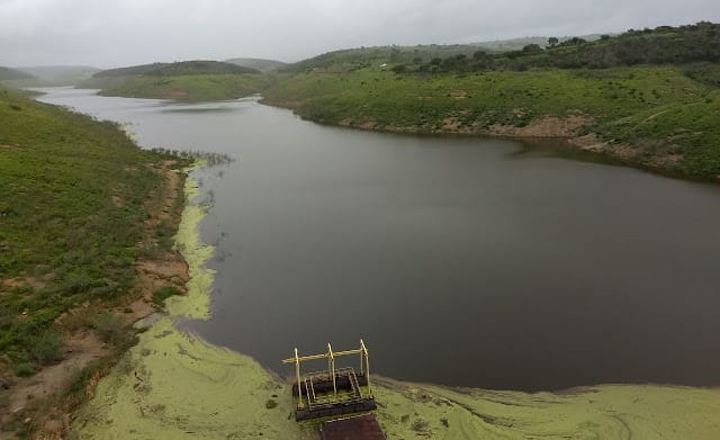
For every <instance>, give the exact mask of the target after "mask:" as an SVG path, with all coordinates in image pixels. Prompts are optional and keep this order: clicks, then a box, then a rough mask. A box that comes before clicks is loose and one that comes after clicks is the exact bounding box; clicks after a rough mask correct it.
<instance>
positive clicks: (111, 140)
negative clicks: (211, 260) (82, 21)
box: [0, 89, 182, 412]
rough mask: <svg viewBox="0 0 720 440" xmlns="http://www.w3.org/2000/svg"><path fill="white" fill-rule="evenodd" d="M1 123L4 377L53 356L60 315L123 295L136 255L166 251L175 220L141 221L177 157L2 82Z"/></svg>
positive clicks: (0, 365) (0, 340)
mask: <svg viewBox="0 0 720 440" xmlns="http://www.w3.org/2000/svg"><path fill="white" fill-rule="evenodd" d="M0 120H2V121H3V124H2V127H3V129H2V130H0V188H2V191H0V225H1V227H0V250H2V252H0V353H4V354H5V355H6V356H7V357H5V356H0V376H5V377H7V376H6V373H7V370H6V369H7V368H11V369H13V370H14V371H15V372H16V374H26V373H32V371H33V369H34V368H37V367H39V366H42V365H44V364H45V363H47V362H52V361H55V360H57V356H58V352H57V350H59V349H61V345H62V343H61V342H60V341H59V340H58V337H57V334H58V333H57V332H59V331H61V330H60V329H58V328H56V325H55V320H56V319H57V318H58V317H59V316H60V315H61V314H63V313H65V312H67V311H68V310H70V309H72V308H73V307H76V306H78V305H80V304H83V303H86V302H93V301H99V302H101V303H113V302H116V301H118V299H119V298H122V297H123V296H124V295H126V294H127V292H128V291H129V290H130V288H131V286H132V285H133V282H134V279H135V276H136V270H135V265H136V264H137V262H138V261H139V259H141V258H143V257H148V255H150V254H149V253H150V252H155V251H160V252H162V251H163V249H165V250H169V248H168V247H169V246H170V245H169V243H165V242H164V241H157V240H156V238H157V237H155V236H154V235H152V234H155V233H156V232H157V231H160V232H162V230H163V229H162V228H168V227H169V225H165V226H161V227H160V229H158V230H157V231H156V230H154V229H152V228H150V227H149V226H148V225H147V224H146V223H145V222H146V220H147V219H148V218H150V212H149V210H150V209H151V206H150V200H152V199H153V197H155V196H161V195H163V194H164V193H163V188H164V186H165V185H166V179H167V178H166V176H165V174H163V173H162V172H161V171H160V170H161V168H162V167H163V164H164V163H165V162H166V161H168V160H169V159H171V158H170V157H169V156H165V155H160V154H156V153H151V152H146V151H142V150H140V149H139V148H137V146H136V145H135V144H134V143H133V142H132V141H131V140H129V139H128V137H127V136H126V135H125V133H124V132H122V131H121V130H120V129H119V128H118V127H117V126H116V125H115V124H112V123H109V122H97V121H95V120H93V119H92V118H90V117H88V116H82V115H78V114H74V113H70V112H68V111H66V110H63V109H60V108H57V107H53V106H49V105H44V104H40V103H37V102H34V101H32V100H30V99H27V98H25V97H22V96H20V95H17V94H15V93H13V92H9V91H7V90H4V89H0ZM177 165H178V166H181V165H182V163H177ZM165 234H167V231H166V232H165ZM141 243H145V245H144V246H141ZM84 319H86V320H88V321H91V320H92V319H95V317H93V316H87V317H85V318H84ZM48 329H49V330H50V334H49V336H48V333H46V330H48ZM48 338H49V339H48ZM48 341H55V342H54V343H53V344H49V342H48ZM8 362H9V364H10V365H7V363H8ZM21 368H22V370H21ZM0 412H2V411H0Z"/></svg>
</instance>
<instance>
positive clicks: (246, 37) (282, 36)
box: [0, 0, 720, 68]
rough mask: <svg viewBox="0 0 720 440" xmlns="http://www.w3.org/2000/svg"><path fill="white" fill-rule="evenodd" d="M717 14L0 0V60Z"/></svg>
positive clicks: (209, 0)
mask: <svg viewBox="0 0 720 440" xmlns="http://www.w3.org/2000/svg"><path fill="white" fill-rule="evenodd" d="M698 21H712V22H718V21H720V3H718V2H717V0H684V1H679V0H652V1H651V0H636V1H628V0H606V1H604V2H596V1H591V0H545V1H532V0H516V1H515V2H513V3H512V4H511V6H510V7H509V6H508V2H504V1H501V0H482V1H473V0H414V1H411V0H396V1H393V2H385V1H380V0H365V1H362V2H340V1H337V0H336V1H333V0H294V1H293V0H247V1H243V2H238V1H235V0H114V1H108V0H64V1H61V0H0V66H34V65H71V64H73V65H91V66H95V67H100V68H109V67H118V66H126V65H132V64H143V63H150V62H156V61H165V62H167V61H177V60H189V59H217V60H222V59H227V58H233V57H257V58H272V59H277V60H281V61H290V62H292V61H298V60H300V59H303V58H307V57H311V56H314V55H318V54H321V53H324V52H328V51H331V50H336V49H342V48H350V47H360V46H377V45H390V44H397V45H415V44H455V43H470V42H481V41H491V40H497V39H506V38H515V37H524V36H537V35H542V36H572V35H587V34H595V33H609V32H622V31H625V30H627V29H630V28H634V29H642V28H644V27H651V28H652V27H656V26H660V25H673V26H674V25H681V24H690V23H696V22H698Z"/></svg>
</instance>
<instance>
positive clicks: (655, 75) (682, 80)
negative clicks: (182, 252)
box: [264, 66, 720, 178]
mask: <svg viewBox="0 0 720 440" xmlns="http://www.w3.org/2000/svg"><path fill="white" fill-rule="evenodd" d="M697 70H698V72H697V76H702V77H703V78H708V77H712V72H714V71H716V70H714V69H712V68H708V67H705V68H703V69H697ZM708 71H709V72H710V73H708ZM714 90H716V89H715V87H714V86H713V85H712V84H711V83H709V81H708V80H704V81H698V80H695V79H693V78H691V77H689V76H688V75H687V74H686V73H685V71H684V69H683V68H682V67H674V66H643V67H629V68H613V69H602V70H570V69H567V70H534V71H526V72H477V73H466V74H434V75H418V74H399V75H398V74H394V73H392V72H390V71H387V70H384V69H383V68H380V67H379V66H375V67H371V68H365V69H359V70H355V71H352V72H347V73H337V74H330V73H317V72H315V73H301V74H296V75H282V76H279V77H278V81H277V82H276V83H274V84H273V85H272V86H271V87H270V88H269V89H268V90H266V91H265V92H264V96H265V102H267V103H270V104H275V105H281V106H286V107H290V108H293V109H294V110H295V111H296V112H297V113H298V114H300V115H301V116H302V117H305V118H307V119H311V120H314V121H317V122H321V123H327V124H342V125H350V126H364V127H370V128H373V129H376V130H388V131H409V132H419V133H438V132H444V131H447V128H446V127H445V122H446V121H447V119H448V118H453V119H455V120H457V123H458V124H457V126H456V127H453V128H452V129H453V130H455V131H460V132H467V133H472V134H483V133H488V132H489V130H488V129H489V127H491V126H492V125H495V124H500V125H510V126H516V127H522V126H525V125H528V124H529V123H531V122H532V121H534V120H537V119H539V118H542V117H544V116H557V117H560V118H564V117H566V116H568V115H571V114H576V113H580V114H583V115H584V116H585V117H586V118H587V119H588V121H590V122H591V123H589V124H588V125H587V127H586V130H588V131H592V132H595V133H598V134H600V135H601V136H603V137H605V138H606V139H608V140H613V141H615V142H624V143H628V144H631V145H633V146H636V147H638V148H642V149H643V155H638V156H637V158H636V159H635V160H636V161H643V160H646V162H647V163H648V164H651V163H653V159H652V158H653V156H655V155H662V154H667V153H668V151H669V150H672V151H675V153H677V154H678V155H680V156H682V159H681V160H680V161H679V162H677V163H673V164H672V168H673V171H677V172H679V173H682V174H684V175H687V176H693V177H701V178H714V177H715V176H717V175H718V174H720V158H719V157H718V155H719V154H720V153H718V149H719V148H720V147H719V146H718V145H719V144H718V142H717V140H718V137H719V136H720V124H717V121H718V120H720V119H719V118H718V114H717V108H716V101H717V99H716V98H717V95H716V92H714ZM667 109H671V111H669V112H667V113H662V115H659V116H656V117H653V118H652V119H651V121H652V123H651V124H648V123H644V124H641V122H642V121H643V120H645V119H646V118H648V117H649V116H652V115H656V114H658V113H660V112H663V111H665V110H667ZM638 124H639V126H638ZM630 127H636V128H635V129H633V130H628V128H630ZM683 133H685V134H683ZM687 133H692V135H689V134H687ZM643 158H645V159H643Z"/></svg>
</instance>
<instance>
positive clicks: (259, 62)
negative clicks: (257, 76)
mask: <svg viewBox="0 0 720 440" xmlns="http://www.w3.org/2000/svg"><path fill="white" fill-rule="evenodd" d="M225 62H226V63H230V64H236V65H238V66H242V67H248V68H250V69H255V70H259V71H260V72H272V71H274V70H278V69H281V68H283V67H285V66H287V63H283V62H282V61H276V60H266V59H263V58H231V59H229V60H225Z"/></svg>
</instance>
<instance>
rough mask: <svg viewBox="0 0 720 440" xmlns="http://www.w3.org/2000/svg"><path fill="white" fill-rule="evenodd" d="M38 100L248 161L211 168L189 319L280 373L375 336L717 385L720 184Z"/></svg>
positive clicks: (268, 122)
mask: <svg viewBox="0 0 720 440" xmlns="http://www.w3.org/2000/svg"><path fill="white" fill-rule="evenodd" d="M42 99H43V100H47V101H52V102H57V103H62V104H64V105H70V106H73V107H75V108H77V109H79V110H82V111H85V112H89V113H91V114H94V115H96V116H100V117H102V118H109V119H113V120H116V121H121V122H131V123H132V124H133V128H132V130H133V131H134V132H136V133H137V134H138V138H139V141H140V142H141V143H142V144H143V145H145V146H152V147H165V148H173V149H174V148H178V149H187V150H204V151H214V152H219V153H224V154H229V155H231V156H232V157H235V158H237V159H238V160H237V161H236V162H233V163H232V164H227V165H224V166H222V167H217V168H213V169H210V170H204V171H201V172H199V173H198V178H199V179H200V180H201V182H202V192H203V195H202V197H204V199H205V200H212V201H214V207H213V208H212V209H211V210H210V213H209V216H208V218H207V219H206V220H205V222H204V223H203V231H202V232H203V237H204V239H205V240H206V241H207V242H209V243H212V244H214V245H216V246H217V249H216V253H215V257H214V259H213V260H212V262H211V265H212V266H213V267H214V268H215V269H217V270H218V274H217V280H216V286H215V291H214V294H213V310H214V314H213V317H212V319H211V320H210V321H208V322H196V323H193V324H191V325H192V327H193V328H194V329H195V330H197V331H198V332H200V333H201V334H202V335H204V336H205V337H206V338H208V339H209V340H210V341H212V342H215V343H219V344H222V345H226V346H228V347H231V348H233V349H236V350H239V351H241V352H244V353H248V354H250V355H252V356H255V357H256V358H257V359H259V360H260V361H261V362H263V363H264V364H265V365H267V366H268V367H270V368H273V369H275V370H278V371H281V372H285V371H284V370H282V366H281V365H280V364H279V360H280V359H282V358H285V357H287V356H288V355H289V354H290V353H291V349H292V348H293V347H296V346H297V347H299V348H300V349H301V350H302V351H304V352H315V351H322V350H323V348H324V347H325V345H324V344H325V343H326V342H333V346H334V347H337V348H344V347H354V346H355V345H357V340H358V339H359V338H360V337H363V338H364V339H365V341H366V342H367V343H368V346H369V348H370V350H371V354H372V356H373V364H374V367H376V369H377V370H379V372H380V373H383V374H386V375H390V376H393V377H396V378H399V379H409V380H417V381H432V382H439V383H444V384H451V385H465V386H480V387H489V388H519V389H529V390H534V389H549V388H561V387H567V386H572V385H583V384H595V383H606V382H665V383H682V384H694V385H718V384H720V341H719V340H718V338H717V335H718V334H720V320H719V319H717V316H716V314H717V310H720V295H719V294H718V286H719V285H720V273H719V272H718V270H717V268H716V266H717V264H716V263H715V256H716V254H717V251H718V248H719V246H718V245H719V244H720V229H719V228H718V227H717V225H718V224H720V188H719V187H717V186H712V185H703V184H697V183H690V182H683V181H679V180H671V179H667V178H664V177H660V176H655V175H651V174H647V173H644V172H641V171H637V170H632V169H628V168H621V167H613V166H607V165H601V164H595V163H590V162H582V161H571V160H565V159H562V158H558V157H552V156H549V155H543V154H539V155H538V154H530V155H519V156H518V155H517V154H515V153H517V152H518V151H521V150H522V146H521V145H519V144H517V143H514V142H506V141H498V140H485V139H468V138H439V137H438V138H434V137H412V136H396V135H385V134H378V133H366V132H358V131H353V130H348V129H340V128H331V127H322V126H318V125H315V124H311V123H308V122H304V121H302V120H300V119H299V118H296V117H294V116H293V115H292V114H291V113H289V112H287V111H285V110H279V109H274V108H270V107H266V106H262V105H260V104H258V103H257V102H256V101H255V100H252V99H250V100H241V101H237V102H224V103H220V104H199V105H187V104H183V105H176V104H168V103H164V102H161V101H154V100H129V99H121V98H101V97H95V96H91V95H89V94H87V93H86V92H78V91H74V90H70V91H68V90H65V91H52V92H51V93H50V94H49V95H47V96H45V97H43V98H42Z"/></svg>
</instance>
